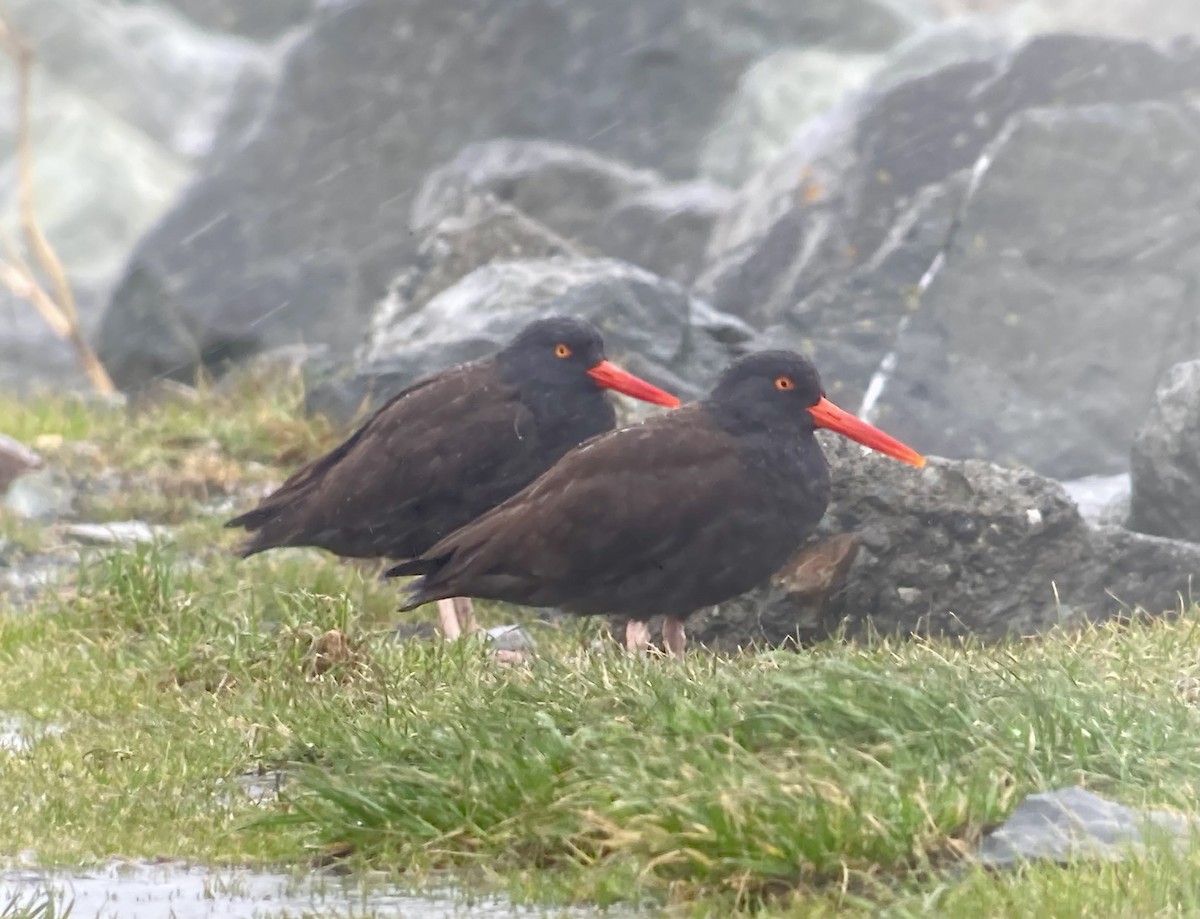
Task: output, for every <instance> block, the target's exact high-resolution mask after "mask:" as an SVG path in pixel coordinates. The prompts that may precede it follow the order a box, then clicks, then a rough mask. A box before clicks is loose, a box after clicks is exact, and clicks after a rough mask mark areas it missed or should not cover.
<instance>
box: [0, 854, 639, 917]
mask: <svg viewBox="0 0 1200 919" xmlns="http://www.w3.org/2000/svg"><path fill="white" fill-rule="evenodd" d="M51 897H52V898H53V904H54V907H53V910H47V912H46V915H47V916H53V917H54V919H63V917H65V916H68V915H69V916H70V917H71V919H284V917H288V919H300V917H305V919H335V917H336V919H351V917H353V919H384V917H388V919H391V917H403V919H450V917H458V916H471V917H480V919H533V917H540V916H563V917H568V916H569V917H573V919H589V917H596V919H599V917H601V916H603V917H605V919H620V917H619V916H618V914H617V913H614V912H605V913H601V912H599V911H588V910H578V909H570V910H552V909H531V908H527V907H518V906H514V905H512V904H511V903H506V902H504V901H501V900H475V901H470V902H468V901H467V900H466V899H465V898H463V897H454V896H444V897H443V896H437V895H433V896H418V895H412V894H406V893H400V892H397V891H395V890H388V889H386V888H382V887H378V886H370V885H365V884H363V883H362V882H361V881H359V882H355V881H353V880H345V881H344V880H342V879H338V878H331V877H310V878H307V879H303V880H297V879H295V878H292V877H289V876H287V875H284V874H273V873H268V872H258V871H250V870H247V869H232V868H231V869H213V868H204V867H196V866H191V867H189V866H186V865H182V864H169V863H168V864H156V865H145V864H134V865H129V864H124V863H122V864H114V865H110V866H106V867H103V868H97V869H93V870H91V871H80V872H78V873H73V874H72V873H65V872H50V871H38V870H30V869H24V870H16V871H8V872H4V873H0V914H3V915H9V913H5V912H4V907H5V906H6V905H9V904H16V905H17V906H18V907H24V908H26V909H28V910H30V911H31V912H32V909H33V908H34V907H36V906H38V905H39V904H41V903H45V902H46V900H47V898H51ZM68 907H70V912H69V913H68V912H67V909H68ZM15 915H22V913H20V912H15ZM626 915H630V914H626Z"/></svg>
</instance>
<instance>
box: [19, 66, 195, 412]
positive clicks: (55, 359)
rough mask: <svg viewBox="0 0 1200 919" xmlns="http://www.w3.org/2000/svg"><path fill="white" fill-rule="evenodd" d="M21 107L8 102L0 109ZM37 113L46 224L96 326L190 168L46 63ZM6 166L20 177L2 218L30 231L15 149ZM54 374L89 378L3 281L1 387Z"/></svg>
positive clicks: (80, 380)
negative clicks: (138, 246)
mask: <svg viewBox="0 0 1200 919" xmlns="http://www.w3.org/2000/svg"><path fill="white" fill-rule="evenodd" d="M8 88H9V89H11V86H9V87H8ZM2 98H7V99H10V100H11V98H12V97H11V95H10V94H8V93H5V94H3V96H2ZM13 110H14V109H13V108H11V107H9V106H7V105H3V104H0V113H8V112H11V111H13ZM31 116H32V142H33V145H34V151H35V159H34V167H33V180H34V194H35V200H36V203H37V215H38V222H39V226H40V228H41V231H42V233H43V234H44V235H45V237H46V239H47V240H49V242H50V244H51V245H52V246H53V247H54V250H55V252H56V254H57V255H58V258H59V259H60V261H61V262H62V264H63V267H64V269H65V270H66V273H67V276H68V278H69V279H70V282H71V284H72V287H73V290H74V293H75V299H76V302H77V306H78V310H79V314H80V317H81V323H82V326H83V329H84V332H85V334H90V333H91V332H92V331H93V330H94V328H95V327H96V325H97V323H98V322H99V318H100V312H101V309H102V308H103V304H104V301H105V299H106V298H107V295H108V289H109V285H110V284H111V283H112V279H113V277H114V275H115V274H116V273H117V272H118V271H119V270H120V268H121V265H122V263H123V261H124V259H125V258H126V256H127V254H128V252H129V250H130V248H132V246H133V245H134V243H135V242H136V241H137V239H138V237H139V236H141V234H142V233H144V232H145V231H146V229H147V228H148V227H149V226H150V225H151V224H152V223H153V222H154V221H155V220H156V219H157V218H158V216H159V215H160V214H161V213H162V211H163V209H164V208H165V207H167V206H168V205H169V204H170V202H171V201H172V200H173V199H174V197H175V195H176V194H177V193H178V191H179V189H180V188H182V187H183V185H184V183H185V182H186V180H187V175H188V169H187V166H186V163H185V162H184V161H183V160H182V159H181V158H180V157H178V156H176V155H174V154H172V153H171V151H169V150H167V149H166V148H164V147H162V146H160V145H158V144H156V143H154V141H152V140H151V139H150V138H149V137H148V136H147V135H146V134H144V133H143V132H141V131H139V130H137V129H136V128H134V127H133V126H131V125H129V124H128V123H126V122H125V121H123V120H121V119H120V118H119V117H117V116H116V115H114V114H113V113H112V112H110V111H109V110H107V109H105V108H104V107H102V106H101V105H99V104H97V103H96V102H95V101H93V100H92V99H89V98H88V97H87V96H85V95H83V94H81V93H79V92H77V91H75V90H73V89H71V88H70V87H67V86H64V85H62V84H61V83H59V82H57V81H55V80H54V79H52V78H51V77H49V76H48V75H47V74H45V73H44V72H40V71H39V72H38V73H37V82H36V83H35V95H34V98H33V105H32V111H31ZM0 146H2V147H3V148H4V149H5V150H10V151H11V150H14V149H15V147H16V134H15V125H14V124H13V123H12V122H11V121H8V120H7V119H6V118H5V117H4V114H0ZM3 172H4V174H5V175H7V176H9V177H11V178H12V180H13V181H11V182H9V183H6V187H7V188H8V189H9V190H10V191H9V193H8V194H5V195H2V196H0V225H2V226H3V228H4V231H5V232H6V233H7V234H9V235H10V237H11V238H13V239H23V236H22V234H21V232H20V219H19V211H18V208H19V202H18V200H17V196H16V194H15V177H16V172H17V164H16V162H15V161H14V160H13V159H11V158H10V159H9V160H8V162H6V163H5V164H4V166H3ZM47 384H52V385H54V386H56V387H69V386H76V385H86V381H85V378H84V376H83V374H82V372H81V371H80V368H79V366H78V357H77V356H76V354H75V352H74V351H73V350H72V349H71V348H70V347H69V346H67V344H66V343H65V342H63V341H62V340H61V339H60V338H58V337H57V336H56V335H55V334H54V333H53V332H52V331H51V329H50V328H49V326H47V325H46V323H45V321H44V320H43V319H42V318H41V316H40V315H38V313H37V311H36V310H35V309H34V308H33V306H32V305H31V304H30V303H29V302H28V301H27V300H25V299H23V298H22V297H18V296H15V295H13V294H12V292H11V291H10V290H8V289H7V288H4V289H0V387H3V388H7V389H11V388H20V389H27V388H30V387H32V386H37V385H47Z"/></svg>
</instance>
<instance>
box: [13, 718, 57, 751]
mask: <svg viewBox="0 0 1200 919" xmlns="http://www.w3.org/2000/svg"><path fill="white" fill-rule="evenodd" d="M62 731H63V729H62V728H61V727H59V726H58V725H57V724H45V725H37V724H33V723H32V722H30V721H29V720H28V719H26V718H22V717H21V716H19V715H9V714H5V713H3V712H0V750H10V751H13V752H20V751H23V750H28V749H29V748H30V747H32V746H33V745H34V744H35V743H36V742H37V741H38V740H39V739H40V738H42V737H48V736H49V735H51V734H61V733H62Z"/></svg>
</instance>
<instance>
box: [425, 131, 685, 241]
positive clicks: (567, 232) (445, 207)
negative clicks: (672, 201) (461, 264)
mask: <svg viewBox="0 0 1200 919" xmlns="http://www.w3.org/2000/svg"><path fill="white" fill-rule="evenodd" d="M662 182H663V179H662V177H661V176H660V175H658V173H656V172H654V171H652V170H649V169H634V168H633V167H632V166H629V165H627V164H625V163H621V162H618V161H616V160H613V159H610V158H608V157H604V156H601V155H599V154H598V153H594V152H593V151H591V150H586V149H584V148H582V147H576V146H573V145H571V144H561V143H555V142H553V141H546V140H515V139H510V138H497V139H495V140H488V141H482V142H480V143H477V144H469V145H468V146H466V147H464V148H463V149H462V150H461V151H459V153H458V155H457V156H455V157H454V158H453V159H452V160H450V162H448V163H447V164H446V165H444V166H441V167H439V168H437V169H435V170H433V172H431V173H430V174H429V175H428V176H427V177H426V179H425V181H424V182H422V183H421V187H420V190H419V191H418V192H417V197H416V200H415V201H414V202H413V206H412V217H411V224H412V229H413V230H414V231H415V232H417V233H421V232H425V231H427V230H429V229H431V228H432V227H434V226H435V225H436V224H437V223H439V222H440V221H441V220H443V219H444V218H446V217H449V216H452V215H454V214H458V213H460V212H461V211H462V209H463V206H464V200H467V199H470V198H475V197H479V196H481V195H487V196H490V197H493V198H496V199H497V200H499V201H503V202H505V203H506V204H511V205H512V206H513V207H515V208H517V209H518V210H521V211H523V212H524V213H526V214H528V215H529V216H530V217H532V218H533V219H534V220H537V221H539V222H540V223H542V224H544V225H545V226H547V227H549V228H550V229H551V230H554V231H555V232H556V233H559V234H561V235H562V236H564V237H566V238H567V239H568V240H576V241H578V240H581V239H582V238H583V237H584V236H585V235H586V234H587V233H588V232H589V230H590V228H591V225H592V224H594V223H595V221H596V218H597V215H599V214H603V213H605V212H606V211H608V210H609V209H610V208H612V207H613V206H614V205H615V204H617V202H619V201H621V200H622V199H623V198H626V197H628V196H630V195H635V194H637V193H638V192H642V191H645V190H647V189H650V188H654V187H657V186H658V185H661V184H662Z"/></svg>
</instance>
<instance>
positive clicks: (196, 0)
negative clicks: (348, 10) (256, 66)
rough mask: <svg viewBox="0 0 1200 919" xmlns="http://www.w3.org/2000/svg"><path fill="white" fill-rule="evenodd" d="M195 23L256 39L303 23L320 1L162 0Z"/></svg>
mask: <svg viewBox="0 0 1200 919" xmlns="http://www.w3.org/2000/svg"><path fill="white" fill-rule="evenodd" d="M165 2H166V3H167V4H168V5H170V6H173V7H175V9H177V10H179V11H180V12H181V13H183V14H184V15H185V16H187V17H188V18H189V19H191V20H192V21H193V22H195V23H196V24H197V25H198V26H201V27H203V28H205V29H209V30H212V31H217V32H232V33H234V34H235V35H244V36H246V37H247V38H253V39H256V40H259V41H265V40H270V39H274V38H277V37H279V36H280V35H282V34H284V33H285V32H287V31H288V30H289V29H294V28H296V27H298V26H302V25H304V24H305V23H306V22H307V21H308V20H309V19H310V18H311V16H312V14H313V12H314V11H315V10H316V8H317V7H318V6H319V5H320V2H321V0H254V2H252V3H247V2H246V0H165Z"/></svg>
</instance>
